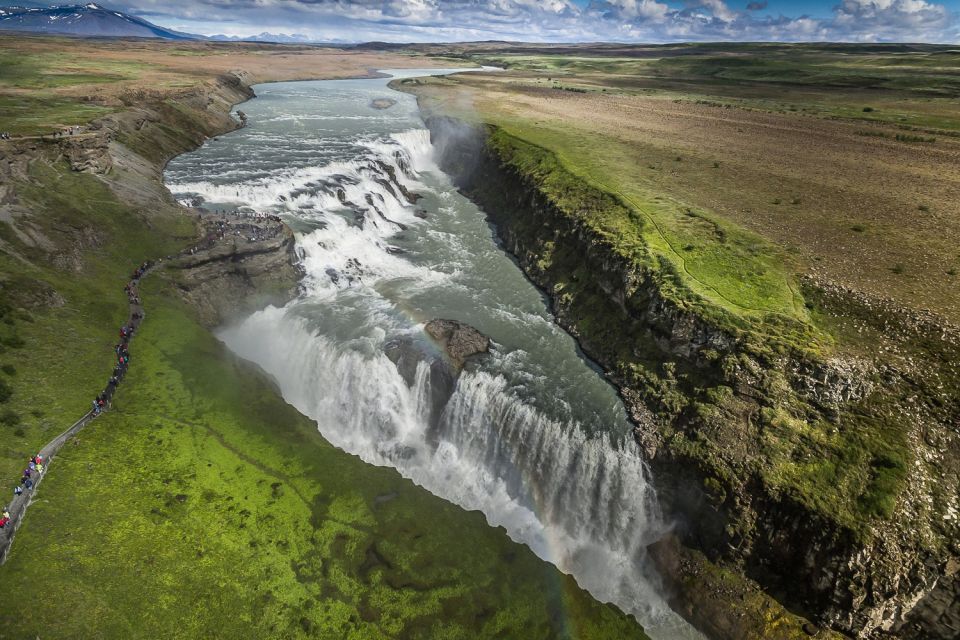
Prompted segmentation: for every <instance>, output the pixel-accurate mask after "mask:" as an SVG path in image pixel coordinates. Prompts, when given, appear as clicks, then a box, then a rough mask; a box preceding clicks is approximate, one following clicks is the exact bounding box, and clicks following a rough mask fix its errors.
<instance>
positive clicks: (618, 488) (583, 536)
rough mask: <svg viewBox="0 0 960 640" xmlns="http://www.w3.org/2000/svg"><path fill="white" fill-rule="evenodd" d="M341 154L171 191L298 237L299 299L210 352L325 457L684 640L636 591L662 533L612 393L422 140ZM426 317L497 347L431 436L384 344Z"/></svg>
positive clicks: (669, 616)
mask: <svg viewBox="0 0 960 640" xmlns="http://www.w3.org/2000/svg"><path fill="white" fill-rule="evenodd" d="M281 115H282V114H281ZM351 122H359V120H352V121H351ZM340 124H343V123H342V122H341V123H340ZM345 126H346V125H345ZM356 126H359V125H356ZM324 135H326V136H329V135H330V133H329V131H327V132H325V134H324ZM341 144H342V143H341ZM347 146H349V153H350V155H345V156H343V157H333V158H330V159H328V161H327V162H324V163H322V164H318V165H317V166H299V167H294V168H283V167H277V168H276V170H273V171H270V172H267V173H265V174H263V175H251V176H249V177H239V179H236V180H235V181H232V182H231V181H228V180H223V179H222V178H218V179H204V180H197V179H194V180H191V181H186V180H184V181H180V182H177V183H175V184H173V185H171V189H172V190H173V191H174V192H175V193H177V194H180V195H183V196H189V197H196V196H200V197H202V198H204V199H205V200H206V201H207V202H210V203H219V204H231V205H243V206H248V207H254V208H256V209H261V210H263V209H269V210H271V211H273V212H278V213H283V214H286V215H287V216H288V217H289V218H290V219H291V220H292V221H295V222H296V224H297V225H298V227H299V228H300V229H302V231H301V232H300V233H298V238H297V240H298V252H299V255H300V256H301V258H302V266H303V267H304V270H305V280H304V285H305V294H304V296H303V297H301V298H300V299H298V300H296V301H294V302H292V303H291V304H289V305H288V306H287V307H285V308H283V309H278V308H273V307H270V308H267V309H265V310H263V311H260V312H258V313H255V314H253V315H252V316H251V317H249V318H248V319H247V320H245V321H244V322H243V323H241V324H239V325H237V326H234V327H231V328H228V329H226V330H224V331H222V332H221V334H220V335H221V338H222V339H223V340H224V341H225V342H226V344H227V345H228V346H229V347H230V348H231V349H232V350H234V351H235V352H236V353H238V354H239V355H241V356H243V357H245V358H247V359H249V360H251V361H253V362H256V363H257V364H259V365H260V366H261V367H262V368H263V369H264V370H266V371H267V372H269V373H270V374H271V375H273V376H274V378H275V379H276V380H277V382H278V384H279V386H280V389H281V390H282V392H283V395H284V397H285V399H286V400H287V401H288V402H290V403H291V404H292V405H294V406H295V407H296V408H297V409H299V410H300V411H301V412H303V413H304V414H305V415H308V416H310V417H311V418H313V419H314V420H316V421H317V424H318V426H319V429H320V431H321V432H322V434H323V435H324V437H325V438H327V439H328V440H329V441H330V442H332V443H333V444H335V445H336V446H338V447H341V448H342V449H344V450H346V451H349V452H351V453H354V454H356V455H359V456H360V457H361V458H362V459H364V460H365V461H367V462H369V463H372V464H376V465H388V466H391V467H395V468H396V469H398V470H399V471H400V472H401V473H402V474H403V475H404V476H406V477H407V478H410V479H412V480H413V481H414V482H416V483H418V484H419V485H421V486H423V487H425V488H426V489H428V490H429V491H431V492H432V493H434V494H437V495H439V496H442V497H444V498H446V499H448V500H450V501H452V502H455V503H456V504H459V505H461V506H463V507H464V508H466V509H478V510H481V511H482V512H483V513H484V514H486V517H487V519H488V521H489V522H490V523H491V524H492V525H496V526H503V527H504V528H505V529H506V530H507V532H508V533H509V535H510V536H511V537H512V538H513V539H514V540H517V541H519V542H522V543H525V544H527V545H528V546H529V547H530V548H531V549H532V550H533V551H534V552H535V553H537V554H538V555H539V556H540V557H542V558H544V559H546V560H548V561H550V562H552V563H554V564H556V565H557V566H558V567H559V568H560V569H561V570H563V571H566V572H569V573H572V574H573V575H574V576H575V577H576V578H577V580H578V582H579V583H580V584H581V585H582V586H583V587H584V588H586V589H588V590H589V591H590V592H591V593H593V594H594V595H595V596H596V597H597V598H598V599H600V600H604V601H612V602H614V603H616V604H617V605H619V606H620V607H621V608H623V609H624V610H626V611H629V612H631V613H634V614H636V615H637V616H638V618H639V619H640V620H641V621H642V622H643V623H644V625H645V626H646V627H647V628H648V630H649V632H650V633H651V635H652V636H653V637H656V638H692V637H697V636H696V634H695V633H693V632H691V631H690V630H689V628H688V627H687V626H686V625H685V624H684V623H682V622H681V621H680V620H679V619H678V618H677V617H676V616H675V614H673V613H672V612H671V611H670V610H669V608H668V607H667V606H666V604H665V603H664V602H663V601H662V599H661V598H660V596H659V595H658V594H657V589H655V588H654V587H653V586H652V585H651V584H650V583H649V582H648V579H647V578H646V577H645V575H644V571H643V568H642V566H641V563H642V559H643V552H644V548H645V546H646V545H647V544H649V543H650V542H652V541H653V539H655V537H657V536H658V535H659V533H661V531H662V523H661V522H660V519H659V517H658V513H657V505H656V499H655V496H654V495H653V492H652V490H651V489H650V487H649V484H648V481H647V470H646V468H645V466H644V465H643V463H642V461H641V458H640V455H639V452H638V451H637V450H636V445H635V443H634V442H633V440H632V437H631V436H630V429H629V424H628V423H627V422H626V419H625V416H624V414H623V410H622V407H620V406H619V404H616V406H615V407H614V408H611V405H613V404H614V403H618V400H617V399H616V397H615V394H614V393H613V392H612V390H610V389H609V388H608V387H606V386H605V385H604V383H603V382H602V381H601V380H600V379H599V378H598V377H597V374H596V373H594V372H593V371H591V370H589V368H588V367H587V366H586V364H585V363H583V362H582V361H580V360H579V359H578V357H577V355H576V352H575V348H574V345H573V342H572V340H570V339H569V337H568V336H566V335H565V334H563V333H562V332H561V331H559V330H558V329H557V328H556V326H555V325H553V324H552V323H551V319H550V316H549V314H548V313H547V312H546V310H545V309H543V308H542V303H541V302H540V299H539V297H538V295H537V293H536V292H535V290H533V288H532V287H531V286H530V285H529V283H527V282H526V281H525V280H524V279H523V278H522V276H521V275H520V274H519V272H518V270H517V269H516V267H515V266H514V265H513V264H512V263H511V262H510V261H509V259H508V258H506V257H505V256H504V255H503V254H502V253H501V252H500V251H499V249H497V248H496V246H495V244H494V243H493V241H492V239H491V238H490V232H489V230H488V229H487V228H486V226H485V224H484V223H483V221H482V218H481V215H480V213H479V212H478V211H477V210H476V209H475V208H473V207H472V206H470V205H469V203H468V202H466V201H465V200H464V199H463V198H462V197H460V196H459V195H458V194H456V192H455V191H454V190H453V189H452V187H451V186H450V184H449V182H448V181H447V180H446V178H445V177H444V176H442V175H441V174H440V173H439V170H438V169H437V167H436V165H435V164H434V161H433V158H432V149H431V147H430V142H429V134H428V132H426V131H424V130H422V129H410V130H406V131H402V132H396V131H393V132H389V131H387V132H380V133H379V135H371V134H370V133H369V132H365V131H361V132H359V133H357V134H354V135H353V137H351V138H350V140H349V144H348V145H347ZM236 175H237V176H247V174H244V173H242V172H240V173H237V174H236ZM191 177H193V176H191ZM414 194H418V195H419V196H423V200H421V201H418V199H417V196H415V195H414ZM428 210H429V211H428ZM435 314H449V315H451V316H458V315H459V316H460V318H459V319H461V320H463V321H466V322H468V323H470V324H474V325H475V326H478V328H480V329H481V330H484V331H485V332H487V333H489V334H490V335H491V337H492V338H493V339H494V341H495V347H494V349H493V351H492V353H491V354H490V355H489V356H488V357H486V358H485V359H483V360H481V361H479V362H476V363H472V364H471V365H470V366H468V368H467V369H466V370H465V371H464V372H463V373H462V374H461V376H460V378H459V380H458V381H457V384H456V387H455V389H454V390H453V392H452V395H450V396H449V398H443V400H445V404H444V406H443V410H442V413H441V414H440V416H439V419H435V420H433V421H431V418H430V416H431V415H432V411H433V404H434V402H435V401H436V395H435V394H436V393H437V387H436V384H435V383H436V381H435V380H433V379H432V377H433V375H432V374H431V371H430V367H429V366H428V365H427V364H426V363H424V362H421V363H420V364H419V365H417V368H416V371H415V374H414V375H413V376H412V378H408V379H405V378H404V376H403V375H401V373H400V372H399V371H398V368H397V365H395V364H394V363H393V362H392V361H391V360H390V359H389V358H388V357H387V356H386V354H385V353H384V347H385V345H386V344H387V343H388V342H389V341H390V340H391V339H392V338H396V337H398V336H408V337H412V338H413V339H414V340H422V339H423V334H422V323H423V322H424V321H425V320H427V319H430V318H432V317H436V315H435ZM408 381H409V383H408ZM549 394H554V397H547V396H548V395H549Z"/></svg>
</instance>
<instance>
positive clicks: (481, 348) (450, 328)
mask: <svg viewBox="0 0 960 640" xmlns="http://www.w3.org/2000/svg"><path fill="white" fill-rule="evenodd" d="M424 331H426V332H427V335H429V336H430V337H431V338H433V339H434V340H436V341H437V344H438V345H439V346H440V348H441V349H443V350H444V351H445V352H446V354H447V355H448V356H449V357H450V361H451V362H452V363H453V365H454V366H455V367H456V368H457V370H458V371H459V370H460V369H463V365H464V364H465V362H466V360H467V358H469V357H470V356H474V355H477V354H480V353H487V352H488V351H489V350H490V338H488V337H487V336H485V335H483V334H482V333H480V332H479V331H477V330H476V329H474V328H473V327H471V326H470V325H468V324H464V323H462V322H458V321H456V320H431V321H430V322H428V323H427V325H426V326H425V327H424Z"/></svg>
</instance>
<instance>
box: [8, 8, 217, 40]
mask: <svg viewBox="0 0 960 640" xmlns="http://www.w3.org/2000/svg"><path fill="white" fill-rule="evenodd" d="M0 30H2V31H28V32H31V33H51V34H62V35H72V36H87V37H110V38H163V39H165V40H194V39H201V37H200V36H194V35H191V34H189V33H181V32H179V31H173V30H171V29H165V28H163V27H158V26H157V25H155V24H152V23H150V22H147V21H146V20H142V19H140V18H136V17H134V16H130V15H127V14H125V13H120V12H119V11H111V10H109V9H104V8H103V7H101V6H100V5H97V4H93V3H90V4H83V5H80V4H77V5H64V6H55V7H41V8H31V7H0Z"/></svg>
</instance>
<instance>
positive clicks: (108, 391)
mask: <svg viewBox="0 0 960 640" xmlns="http://www.w3.org/2000/svg"><path fill="white" fill-rule="evenodd" d="M153 268H154V267H152V266H151V267H148V268H147V269H146V270H144V272H143V274H142V275H141V276H140V277H139V278H135V279H133V280H132V281H131V282H132V283H133V284H134V285H135V288H134V289H133V294H134V297H136V300H139V297H138V296H139V293H138V292H137V290H136V285H138V284H139V282H140V280H141V279H142V278H143V277H144V276H146V275H147V274H148V273H150V271H151V270H152V269H153ZM142 321H143V305H142V304H141V302H139V301H134V300H131V302H130V311H129V314H128V317H127V322H126V326H127V327H132V328H133V331H132V332H131V334H130V338H129V339H132V338H133V336H134V335H136V332H137V329H138V328H139V327H140V323H141V322H142ZM125 373H126V369H125V368H124V369H123V370H122V371H121V372H120V375H119V376H118V378H119V380H122V379H123V375H124V374H125ZM116 388H117V387H116V385H109V384H108V385H107V387H106V388H105V389H104V390H103V395H104V397H105V398H106V401H107V406H106V407H105V410H106V408H108V407H109V403H110V400H111V399H112V398H113V394H114V392H115V390H116ZM97 415H98V414H94V412H93V409H91V410H90V411H87V413H85V414H84V415H83V417H81V418H80V419H79V420H77V421H76V422H74V423H73V424H72V425H71V426H70V428H69V429H67V430H66V431H64V432H63V433H61V434H60V435H58V436H57V437H56V438H54V439H53V440H51V441H50V442H48V443H47V444H45V445H44V446H43V448H42V449H40V451H39V452H38V453H39V454H40V455H41V456H43V468H44V470H43V473H37V472H34V473H33V475H32V476H31V478H30V479H31V480H32V481H33V487H32V488H31V489H26V488H24V491H23V493H21V494H20V495H18V496H14V498H13V500H12V501H11V502H10V503H9V504H8V506H7V511H9V512H10V522H8V523H7V526H5V527H4V528H3V529H0V564H3V563H4V562H6V560H7V552H8V551H9V550H10V547H11V545H12V544H13V537H14V536H15V535H16V533H17V529H19V528H20V523H21V522H23V516H24V514H25V513H26V511H27V507H29V506H30V504H31V503H32V502H33V498H34V495H35V494H36V492H37V490H38V489H39V488H40V483H41V482H42V481H43V479H44V478H45V477H46V476H47V474H48V473H50V466H51V464H52V462H53V461H54V459H56V455H57V452H59V451H60V448H61V447H63V445H64V444H66V443H67V441H68V440H70V439H71V438H72V437H73V436H75V435H76V434H77V433H79V432H80V431H81V430H82V429H83V428H84V427H85V426H87V425H88V424H89V423H90V422H91V421H93V420H94V419H95V418H96V417H97ZM26 463H27V462H26V461H24V464H26Z"/></svg>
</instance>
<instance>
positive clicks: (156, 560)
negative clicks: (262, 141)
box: [0, 36, 646, 639]
mask: <svg viewBox="0 0 960 640" xmlns="http://www.w3.org/2000/svg"><path fill="white" fill-rule="evenodd" d="M431 63H432V64H443V63H444V62H443V61H442V60H436V59H433V60H432V62H431ZM424 64H425V59H424V58H423V57H415V56H410V55H403V54H391V53H378V52H375V51H367V52H364V51H353V52H345V51H339V50H329V49H323V48H306V47H279V46H266V45H232V44H231V45H212V44H203V43H157V42H146V41H132V40H131V41H122V40H108V41H85V40H78V39H58V38H28V37H13V36H2V37H0V130H2V131H9V132H10V133H11V134H13V137H12V139H11V140H4V141H2V142H0V485H2V486H3V491H9V490H10V489H11V488H12V487H13V485H14V483H15V481H16V479H17V478H18V477H19V474H20V470H21V469H22V467H23V465H24V464H25V462H26V460H27V457H28V456H30V455H31V454H33V453H34V452H35V451H36V450H37V449H38V448H39V447H40V446H41V445H42V444H43V443H45V442H47V441H49V440H50V439H51V438H52V437H53V436H54V435H56V434H58V433H60V432H61V431H62V430H64V429H65V428H66V427H67V426H68V425H70V424H71V423H73V421H74V420H75V419H76V418H78V417H79V416H80V415H82V414H83V413H84V412H85V411H86V410H87V407H88V406H89V403H90V400H91V399H92V398H93V397H94V396H95V394H96V393H97V392H98V391H99V390H100V389H102V388H103V385H104V383H105V382H106V379H107V378H108V377H109V375H110V371H111V369H112V362H111V357H110V354H111V350H112V346H113V344H114V342H115V339H116V331H117V329H118V327H119V326H120V324H121V323H122V322H123V321H124V320H125V318H126V315H125V313H126V308H127V299H126V295H125V293H124V291H123V286H124V284H125V283H126V281H127V277H128V274H129V273H130V271H131V270H132V269H133V268H134V266H135V265H137V264H140V263H141V262H143V261H144V260H156V259H158V258H160V257H162V256H165V255H169V254H172V253H176V252H177V251H179V250H181V249H183V248H184V247H187V246H191V245H193V244H194V243H195V242H196V240H197V238H198V235H199V233H200V228H199V225H198V222H197V219H196V216H195V215H192V214H190V215H185V214H186V213H187V212H186V211H185V210H184V209H182V208H181V207H179V206H178V205H177V204H176V203H175V202H174V201H173V200H172V198H171V197H170V194H169V193H168V192H167V191H166V190H165V189H164V188H163V186H162V182H161V171H162V168H163V166H164V164H165V162H166V161H167V160H168V159H169V158H170V157H172V156H173V155H175V154H177V153H182V152H184V151H187V150H189V149H192V148H195V147H196V146H198V145H200V144H201V143H202V142H203V141H204V140H205V139H206V138H207V137H209V136H213V135H218V134H220V133H224V132H227V131H230V130H232V129H234V128H235V127H236V126H238V123H237V122H236V121H234V119H233V118H231V117H230V116H229V113H230V110H231V108H232V106H233V105H234V104H236V103H238V102H242V101H243V100H246V99H248V98H250V97H251V96H252V91H251V89H250V85H251V84H253V83H255V82H267V81H271V80H292V79H306V78H333V77H349V76H365V75H368V73H369V69H375V68H384V67H409V66H423V65H424ZM460 64H462V62H461V63H460ZM74 126H76V127H79V129H78V130H76V131H75V133H74V134H73V135H67V136H58V137H54V136H53V135H51V134H52V132H53V131H55V130H56V131H62V130H64V129H65V128H66V127H74ZM274 253H275V255H274V256H273V257H271V258H270V259H271V260H274V262H273V263H271V264H274V265H276V269H275V270H272V271H270V273H267V274H266V275H263V277H260V276H257V277H255V278H251V277H250V273H247V272H245V271H244V269H243V268H240V267H238V266H237V264H238V263H237V261H236V260H235V258H237V256H236V255H234V256H232V257H231V260H226V261H225V263H224V267H223V274H222V283H223V285H224V286H223V287H222V288H223V289H225V290H227V291H232V292H236V293H237V296H236V297H235V299H232V300H225V301H223V302H224V304H226V305H227V306H225V307H224V306H221V307H219V308H218V309H211V308H209V305H208V306H206V307H204V308H202V309H199V308H197V307H196V306H194V305H192V304H190V302H191V300H192V299H193V297H192V296H194V297H195V294H196V292H195V291H194V292H193V294H191V295H183V293H184V288H185V286H186V285H187V284H188V283H189V282H190V279H189V278H187V277H186V276H184V275H183V274H180V273H178V272H176V271H175V270H171V269H169V268H164V269H160V270H158V271H155V272H153V273H151V274H150V276H149V277H148V279H147V280H146V281H145V283H144V286H143V289H142V291H141V293H142V296H143V302H144V307H145V309H146V314H147V317H146V319H145V321H144V324H143V327H142V329H141V330H140V331H139V332H138V335H137V338H136V341H135V342H134V344H133V348H132V352H133V357H134V360H133V362H132V365H131V369H130V373H129V374H128V375H127V377H126V379H125V380H124V383H123V385H122V386H121V387H120V389H119V391H118V394H117V396H116V398H115V400H114V404H113V407H112V410H111V411H109V412H108V413H106V414H104V415H103V416H102V417H100V418H98V419H97V420H95V421H94V422H93V423H92V424H91V425H90V426H88V427H87V428H86V429H85V430H84V431H82V432H81V433H80V435H79V436H78V437H77V438H75V439H74V440H73V441H72V442H71V443H70V444H68V445H67V446H66V447H65V448H64V450H62V451H61V453H60V454H59V455H58V456H57V457H56V459H55V460H54V462H53V464H52V465H51V467H50V469H49V470H48V471H47V473H48V476H47V477H46V479H45V480H44V482H43V486H42V489H41V490H40V492H39V495H38V496H37V498H36V499H35V500H34V503H33V506H32V507H31V508H30V511H29V512H28V514H27V517H26V519H25V520H24V522H23V524H22V526H21V527H20V528H19V531H18V533H17V537H16V541H15V544H14V545H13V547H12V548H11V551H10V553H9V555H8V557H7V561H6V563H5V564H3V565H2V567H0V603H2V606H0V638H23V637H28V636H29V637H36V636H39V637H58V638H125V639H126V638H181V637H189V638H198V637H202V638H214V637H223V638H238V637H262V638H281V637H282V638H300V637H304V638H306V637H321V638H331V637H336V638H358V639H359V638H385V637H389V638H424V639H427V638H430V639H434V638H465V637H471V638H475V637H476V638H493V637H523V638H558V637H562V638H566V637H590V638H645V637H646V636H645V635H644V633H643V630H642V629H641V628H640V627H639V625H638V624H637V623H636V621H635V620H633V619H632V618H630V617H628V616H626V615H624V614H623V613H622V612H621V611H619V610H617V609H616V608H615V607H612V606H609V605H604V604H600V603H598V602H596V601H595V600H593V599H592V598H591V597H590V596H589V595H588V594H586V592H584V591H583V590H582V589H580V588H579V587H578V586H577V585H576V583H575V582H574V580H573V579H572V578H569V577H568V576H564V575H562V574H560V573H559V572H558V571H556V570H555V569H554V568H553V567H552V566H550V565H548V564H546V563H544V562H541V561H540V560H538V559H537V558H536V557H535V556H534V555H533V554H532V552H530V551H529V550H528V549H527V548H526V547H523V546H521V545H518V544H515V543H513V542H512V541H510V540H509V538H508V537H507V536H506V534H505V532H504V531H503V530H501V529H493V528H491V527H489V526H488V525H487V523H486V521H485V520H484V518H483V516H482V515H481V514H479V513H466V512H464V511H462V510H461V509H459V508H456V507H454V506H452V505H451V504H449V503H446V502H444V501H442V500H440V499H438V498H436V497H434V496H432V495H430V494H429V493H427V492H426V491H424V490H422V489H420V488H419V487H416V486H414V485H413V484H412V483H410V482H407V481H405V480H403V479H402V478H400V477H399V475H398V474H396V473H395V472H394V471H392V470H389V469H385V468H375V467H371V466H369V465H366V464H364V463H362V462H361V461H360V460H359V459H357V458H354V457H352V456H349V455H347V454H345V453H344V452H342V451H340V450H338V449H335V448H334V447H332V446H331V445H329V444H328V443H326V442H325V441H324V440H323V439H322V438H321V437H320V436H319V434H318V433H317V431H316V427H315V425H314V424H313V423H312V422H310V421H309V420H307V419H306V418H304V417H303V416H301V415H300V414H298V413H297V412H296V411H294V410H293V409H292V408H290V407H289V406H288V405H286V404H285V403H284V402H283V401H282V400H281V398H280V397H279V395H278V393H277V392H276V390H275V389H274V387H273V385H272V383H271V382H270V381H269V380H267V379H266V377H265V376H263V375H262V374H261V373H259V372H258V371H254V370H252V369H251V367H250V366H249V365H248V364H246V363H244V362H241V361H239V360H237V359H235V358H234V357H232V356H231V355H230V354H229V353H228V352H227V351H226V350H225V348H224V347H223V346H222V345H221V344H220V343H219V342H218V341H217V340H216V339H215V338H214V337H213V336H212V334H211V333H210V331H209V327H208V325H209V324H210V323H211V322H213V321H215V319H216V318H220V317H222V315H220V314H228V313H230V312H231V307H230V306H229V305H231V304H232V305H233V307H232V311H233V312H234V313H240V312H242V311H243V309H245V308H247V306H248V305H250V304H257V303H262V302H263V301H265V300H269V299H277V298H278V297H279V298H281V299H282V297H283V296H284V295H288V294H289V290H290V288H291V287H292V286H294V285H295V284H296V283H295V277H296V275H295V273H294V272H293V270H292V269H291V268H289V264H286V265H285V266H284V263H285V260H286V249H285V248H284V243H277V251H276V252H274ZM261 266H262V264H261ZM205 269H206V271H205V272H204V277H205V278H207V280H208V281H209V278H210V275H211V272H210V269H211V267H210V265H206V266H205ZM251 281H252V282H253V284H252V285H250V282H251ZM243 283H246V284H243ZM242 284H243V286H241V285H242ZM248 285H249V286H248Z"/></svg>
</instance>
